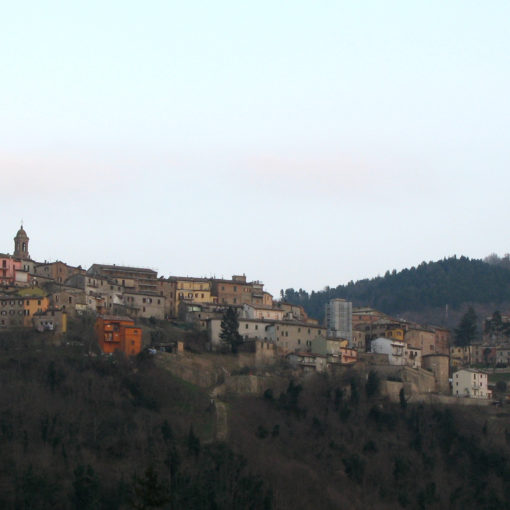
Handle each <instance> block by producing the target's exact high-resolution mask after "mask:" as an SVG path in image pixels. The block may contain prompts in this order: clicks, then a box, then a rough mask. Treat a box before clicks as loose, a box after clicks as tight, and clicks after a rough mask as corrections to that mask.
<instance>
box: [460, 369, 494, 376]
mask: <svg viewBox="0 0 510 510" xmlns="http://www.w3.org/2000/svg"><path fill="white" fill-rule="evenodd" d="M459 372H469V373H471V374H485V375H488V374H487V372H484V371H483V370H476V369H475V368H461V369H460V370H457V371H456V372H455V373H456V374H458V373H459Z"/></svg>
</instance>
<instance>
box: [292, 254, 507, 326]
mask: <svg viewBox="0 0 510 510" xmlns="http://www.w3.org/2000/svg"><path fill="white" fill-rule="evenodd" d="M491 257H492V258H491ZM485 260H486V261H484V260H480V259H469V258H467V257H464V256H462V257H460V258H457V257H456V256H453V257H449V258H444V259H443V260H439V261H437V262H422V263H421V264H420V265H419V266H417V267H412V268H410V269H403V270H402V271H399V272H397V271H395V270H393V271H392V272H390V271H387V272H386V274H385V275H384V276H383V277H381V276H379V277H376V278H372V279H365V280H359V281H357V282H355V283H354V282H349V283H348V284H347V285H339V286H338V287H336V288H328V287H326V288H325V289H324V290H321V291H312V292H311V293H308V292H306V291H304V290H302V289H300V290H298V291H296V290H294V289H287V290H285V291H284V292H283V291H282V296H283V298H284V300H285V301H288V302H290V303H295V304H300V305H303V306H304V308H305V310H306V311H307V313H308V314H309V315H311V316H312V317H316V318H319V319H321V320H322V318H323V316H324V305H325V304H326V303H327V302H328V301H329V300H330V299H333V298H344V299H348V300H350V301H352V302H353V305H354V306H370V307H373V308H376V309H378V310H380V311H382V312H385V313H387V314H390V315H398V314H401V313H404V312H415V313H418V314H419V313H420V312H425V311H427V310H431V309H437V310H443V309H445V306H446V305H448V307H449V308H451V309H452V310H456V309H457V310H458V309H459V308H462V307H463V305H465V304H466V303H478V304H481V305H488V304H490V305H491V306H492V307H494V306H496V307H497V305H498V303H501V304H503V303H508V302H510V265H509V264H507V263H506V262H508V261H507V258H503V259H499V258H498V257H496V258H494V256H490V257H487V259H485ZM487 261H490V263H489V262H487ZM438 319H439V317H438ZM436 322H439V320H437V321H436Z"/></svg>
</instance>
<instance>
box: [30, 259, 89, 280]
mask: <svg viewBox="0 0 510 510" xmlns="http://www.w3.org/2000/svg"><path fill="white" fill-rule="evenodd" d="M73 274H85V269H82V268H81V266H78V267H73V266H70V265H68V264H66V263H65V262H61V261H60V260H57V261H55V262H43V263H37V264H35V265H34V275H35V276H42V277H44V278H50V279H52V280H55V282H57V283H64V282H65V281H66V280H67V279H68V278H69V277H70V276H71V275H73Z"/></svg>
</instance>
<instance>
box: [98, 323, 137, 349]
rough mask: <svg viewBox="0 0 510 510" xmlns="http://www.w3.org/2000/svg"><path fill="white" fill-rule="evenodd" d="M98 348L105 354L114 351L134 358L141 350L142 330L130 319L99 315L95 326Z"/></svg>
mask: <svg viewBox="0 0 510 510" xmlns="http://www.w3.org/2000/svg"><path fill="white" fill-rule="evenodd" d="M95 331H96V338H97V342H98V344H99V347H100V348H101V350H102V351H103V352H104V353H105V354H112V353H114V352H115V351H119V352H123V353H124V354H126V355H127V356H135V355H137V354H138V353H139V352H140V351H141V349H142V330H141V329H140V328H139V327H137V326H135V322H134V320H133V319H131V318H130V317H122V316H117V315H100V316H99V317H98V318H97V320H96V324H95Z"/></svg>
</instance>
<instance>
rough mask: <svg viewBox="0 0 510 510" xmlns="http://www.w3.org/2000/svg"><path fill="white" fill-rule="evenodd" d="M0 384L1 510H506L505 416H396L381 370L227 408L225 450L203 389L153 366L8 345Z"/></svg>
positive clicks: (303, 383) (40, 344) (425, 410)
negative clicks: (384, 392) (383, 389)
mask: <svg viewBox="0 0 510 510" xmlns="http://www.w3.org/2000/svg"><path fill="white" fill-rule="evenodd" d="M197 356H198V355H197ZM218 356H220V357H221V356H235V355H233V354H226V355H222V354H218ZM0 383H1V385H2V392H1V393H0V507H1V508H5V509H16V510H17V509H20V510H29V509H30V510H38V509H54V508H58V509H64V510H66V509H98V510H99V509H101V510H103V509H104V510H106V509H112V510H114V509H119V510H121V509H166V510H180V509H198V510H200V509H204V510H205V509H208V510H210V509H217V510H219V509H231V510H234V509H239V510H245V509H253V510H259V509H260V510H269V509H273V510H291V509H293V510H295V509H302V510H304V509H310V508H322V509H326V510H328V509H338V508H349V509H357V508H359V509H362V508H381V509H385V508H388V509H390V508H391V509H394V508H420V509H428V508H430V509H435V508H451V509H457V508H458V509H461V508H462V509H466V508H486V509H504V508H509V507H510V503H509V502H510V463H509V458H510V456H509V453H510V427H508V425H507V424H508V419H509V417H510V415H509V413H507V412H505V411H506V409H496V408H493V407H489V408H482V409H477V408H474V409H468V408H464V407H457V406H452V407H443V406H439V405H437V406H427V405H423V404H420V403H412V402H411V401H409V398H408V396H406V395H405V394H404V392H401V395H400V404H399V403H390V402H388V401H387V400H386V399H385V398H383V397H381V395H380V394H379V387H380V384H381V381H380V380H379V378H378V376H377V375H376V374H375V373H373V372H370V373H369V374H368V378H367V377H365V376H364V375H363V374H361V373H359V372H357V371H355V370H353V369H345V370H342V371H340V372H338V373H336V374H328V375H322V374H320V375H319V374H317V375H315V376H310V377H308V378H306V379H292V378H290V379H289V382H288V386H287V388H286V389H285V390H284V391H282V392H281V393H279V394H273V391H272V390H271V389H269V388H268V389H266V390H265V391H264V392H263V395H261V396H258V397H255V396H230V397H226V398H225V400H224V405H225V406H226V408H227V409H228V440H227V441H217V440H215V406H214V404H213V403H212V402H211V400H210V398H209V396H208V393H207V391H206V390H203V389H200V388H198V387H196V386H194V385H192V384H189V383H186V382H184V381H182V380H180V379H177V378H175V377H174V376H172V375H170V373H168V372H167V371H165V370H163V369H161V368H159V367H158V366H157V364H155V363H154V360H153V358H152V357H151V356H148V355H145V354H141V355H139V356H138V357H137V358H135V359H132V360H129V359H126V358H125V357H123V356H97V355H89V354H88V350H87V349H84V348H83V344H81V343H80V342H78V341H71V342H68V343H67V344H64V345H62V346H52V345H48V344H47V343H46V341H45V340H44V339H43V337H40V336H37V335H36V336H35V337H34V334H33V333H19V334H16V335H9V334H1V335H0Z"/></svg>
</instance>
